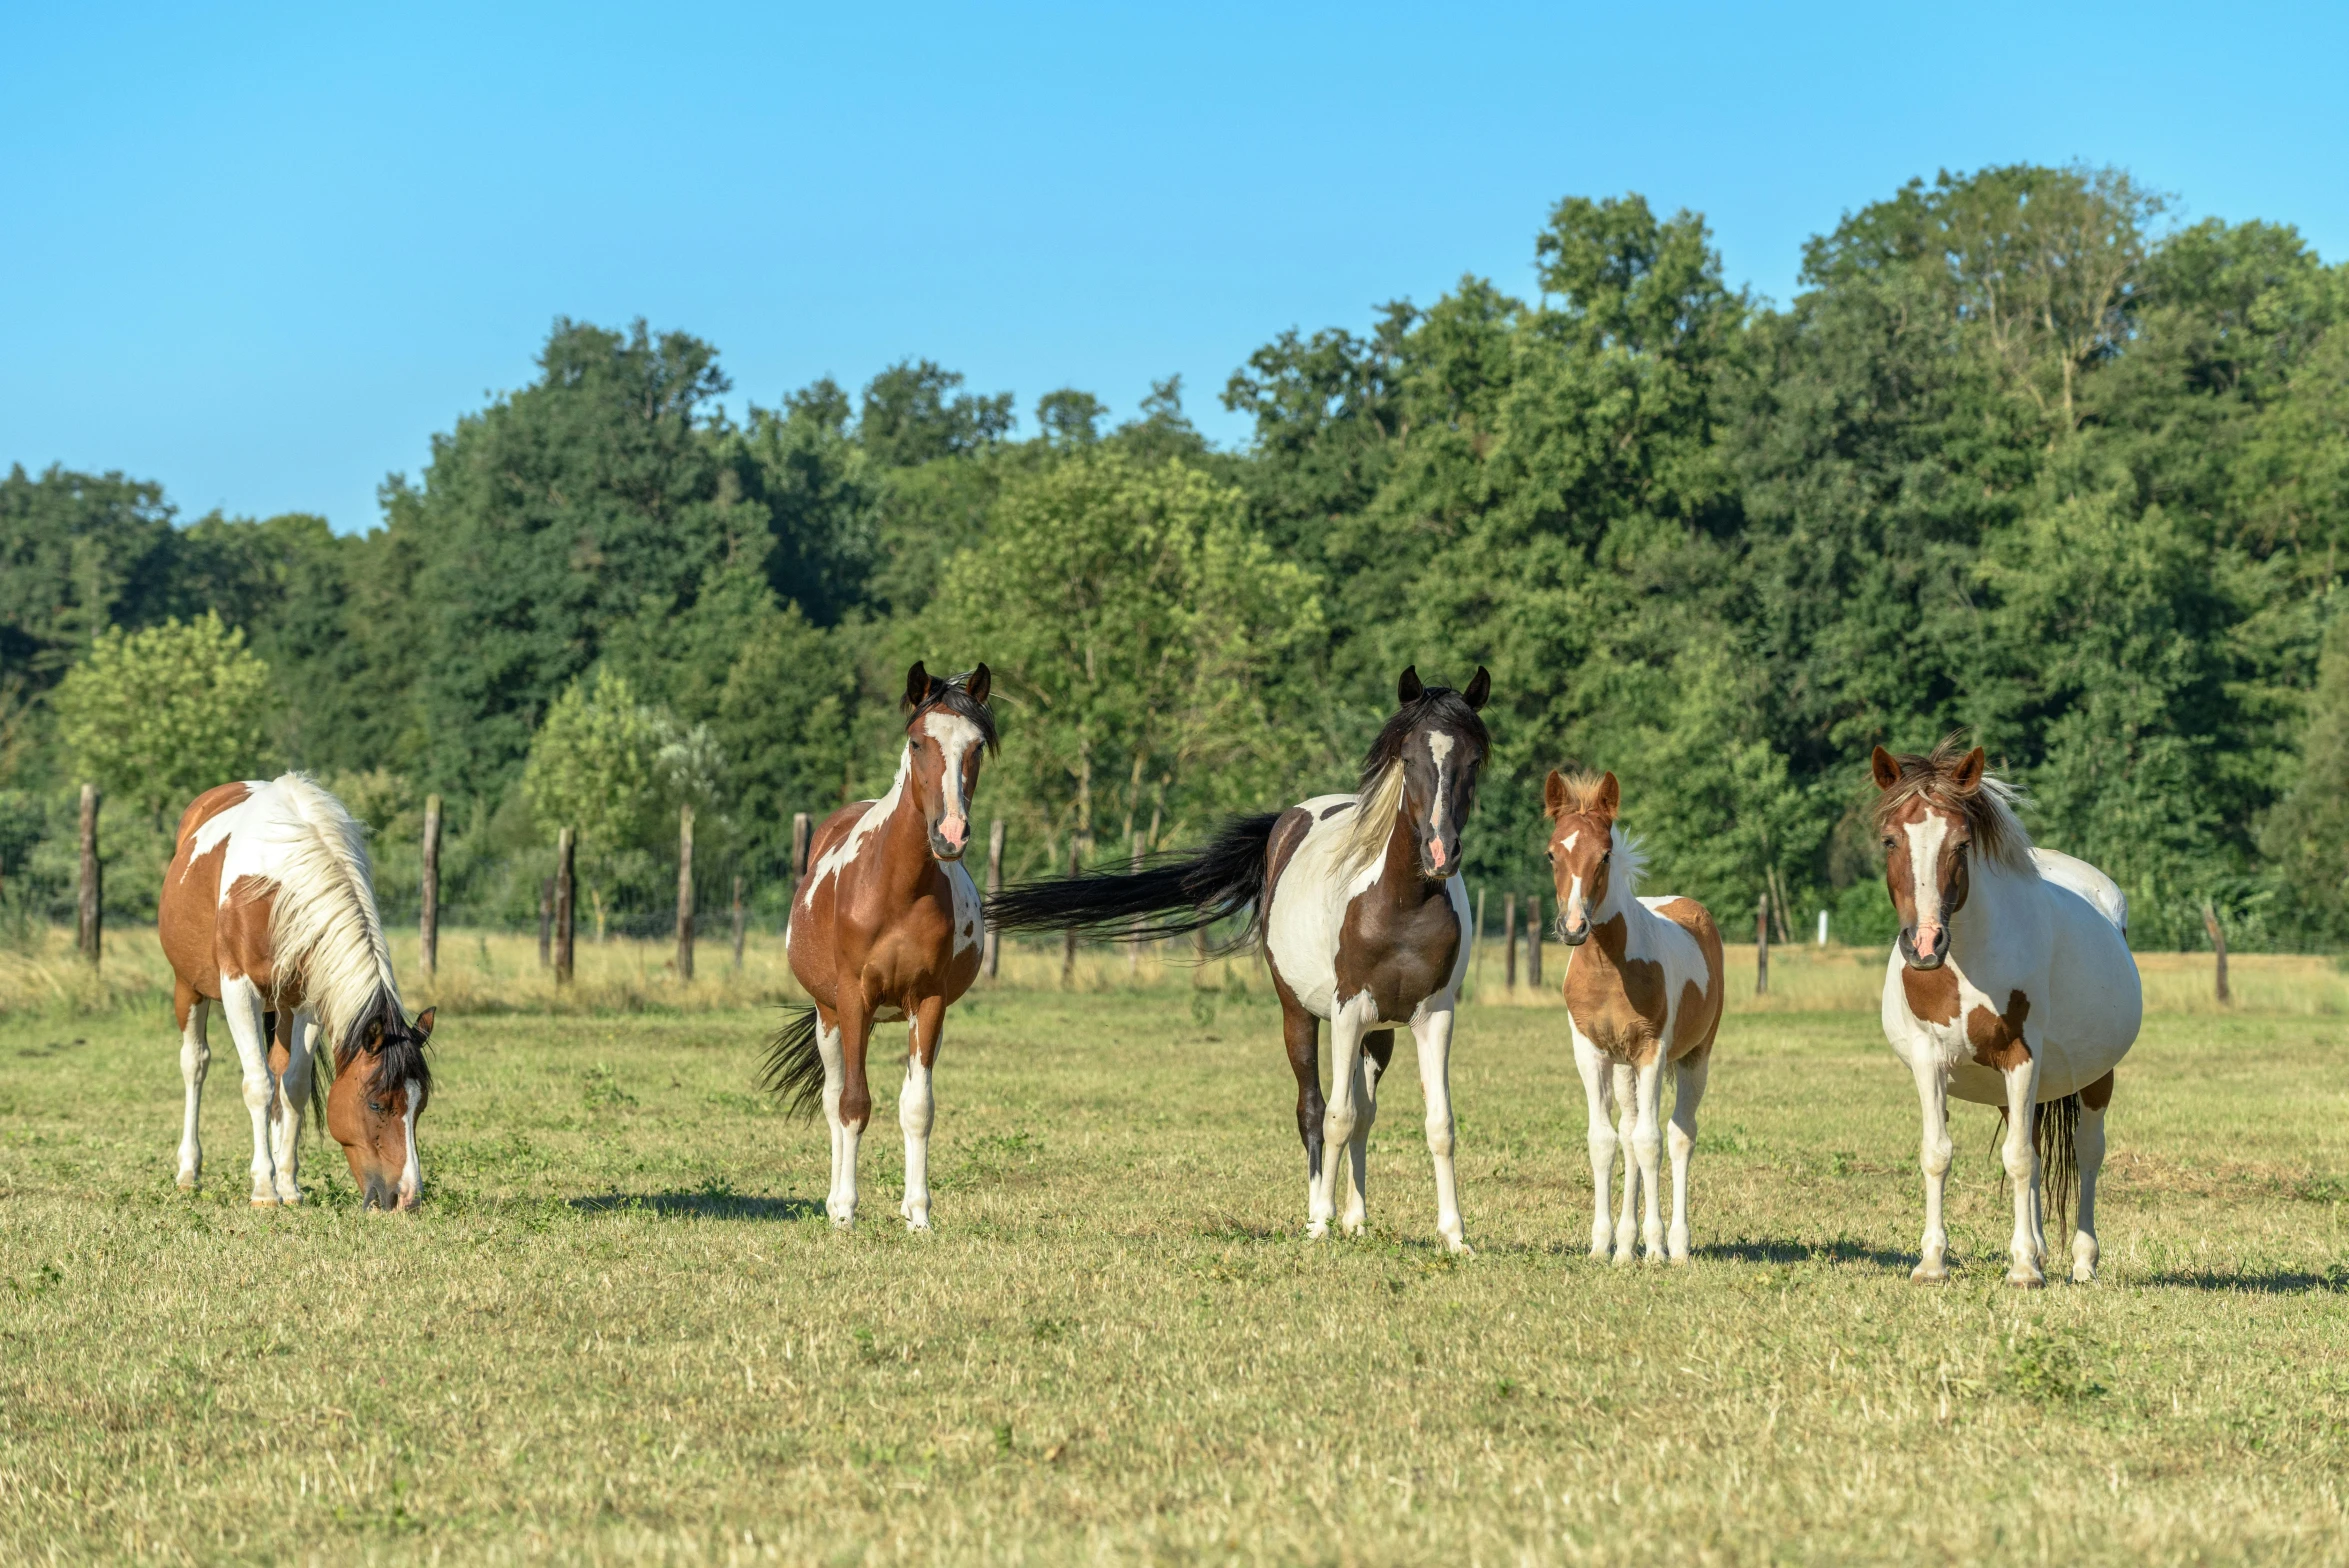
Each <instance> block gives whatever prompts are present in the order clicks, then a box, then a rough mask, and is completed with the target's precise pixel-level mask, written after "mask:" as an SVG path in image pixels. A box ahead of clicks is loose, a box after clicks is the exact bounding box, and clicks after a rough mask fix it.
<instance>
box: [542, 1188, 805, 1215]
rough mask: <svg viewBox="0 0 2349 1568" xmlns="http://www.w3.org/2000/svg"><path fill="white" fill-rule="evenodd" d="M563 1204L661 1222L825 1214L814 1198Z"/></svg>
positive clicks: (610, 1199) (614, 1196)
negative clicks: (641, 1215)
mask: <svg viewBox="0 0 2349 1568" xmlns="http://www.w3.org/2000/svg"><path fill="white" fill-rule="evenodd" d="M565 1202H566V1203H567V1204H568V1206H569V1207H570V1208H572V1209H573V1210H575V1211H577V1212H578V1213H581V1214H625V1213H630V1212H636V1211H641V1212H643V1213H647V1214H657V1215H659V1216H661V1218H663V1219H704V1220H805V1219H813V1218H815V1217H817V1216H818V1215H820V1214H822V1213H823V1212H824V1205H823V1204H822V1203H821V1202H819V1201H818V1200H816V1199H814V1198H746V1197H744V1196H742V1195H741V1194H739V1193H732V1192H605V1193H597V1194H594V1195H592V1196H589V1197H584V1198H569V1199H566V1200H565Z"/></svg>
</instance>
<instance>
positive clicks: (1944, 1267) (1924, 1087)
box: [1909, 1061, 1953, 1285]
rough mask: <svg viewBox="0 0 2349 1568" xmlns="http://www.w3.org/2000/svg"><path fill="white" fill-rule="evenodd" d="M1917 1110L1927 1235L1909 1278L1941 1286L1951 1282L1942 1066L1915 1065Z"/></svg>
mask: <svg viewBox="0 0 2349 1568" xmlns="http://www.w3.org/2000/svg"><path fill="white" fill-rule="evenodd" d="M1910 1069H1911V1071H1912V1072H1913V1073H1914V1074H1915V1076H1916V1080H1917V1109H1918V1113H1919V1115H1920V1117H1921V1118H1922V1120H1923V1131H1922V1134H1921V1136H1920V1139H1919V1142H1918V1145H1917V1165H1918V1168H1919V1169H1921V1170H1922V1171H1924V1173H1925V1235H1924V1239H1923V1241H1922V1242H1921V1243H1920V1245H1919V1249H1918V1250H1919V1253H1920V1256H1919V1258H1918V1261H1917V1266H1916V1268H1915V1270H1914V1271H1913V1272H1911V1273H1910V1275H1909V1278H1911V1279H1913V1280H1915V1281H1916V1282H1917V1283H1918V1284H1920V1285H1938V1284H1940V1283H1941V1282H1942V1281H1944V1280H1946V1279H1948V1278H1949V1232H1948V1230H1946V1229H1945V1228H1944V1227H1943V1225H1942V1222H1941V1199H1942V1194H1943V1192H1944V1191H1945V1190H1946V1189H1947V1187H1948V1185H1949V1161H1950V1156H1951V1154H1952V1152H1953V1150H1952V1149H1951V1147H1950V1141H1949V1079H1948V1077H1947V1075H1946V1074H1944V1073H1943V1071H1942V1069H1941V1067H1940V1066H1939V1064H1937V1063H1934V1062H1925V1061H1920V1062H1914V1063H1911V1064H1910Z"/></svg>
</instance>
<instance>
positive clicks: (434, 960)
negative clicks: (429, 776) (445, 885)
mask: <svg viewBox="0 0 2349 1568" xmlns="http://www.w3.org/2000/svg"><path fill="white" fill-rule="evenodd" d="M422 893H423V897H422V898H421V900H420V901H419V902H420V904H421V908H422V912H421V913H420V914H418V915H417V917H416V936H417V941H418V944H419V945H418V951H419V953H420V955H421V962H422V964H423V967H424V977H425V978H426V979H427V980H429V979H431V978H432V972H433V970H434V969H436V968H438V967H439V964H440V797H439V796H438V795H427V796H425V797H424V885H423V888H422Z"/></svg>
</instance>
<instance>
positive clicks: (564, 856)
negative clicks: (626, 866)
mask: <svg viewBox="0 0 2349 1568" xmlns="http://www.w3.org/2000/svg"><path fill="white" fill-rule="evenodd" d="M578 851H579V835H578V834H577V833H576V832H575V831H573V830H572V829H570V828H565V829H563V830H562V831H561V832H560V833H558V834H556V835H555V984H557V985H569V984H570V983H571V973H572V969H571V957H572V939H573V938H574V937H575V936H576V935H577V932H576V931H575V930H574V929H573V927H574V925H575V917H576V916H577V914H578V901H579V900H578V893H579V884H578V880H577V877H576V875H575V863H576V861H577V859H578Z"/></svg>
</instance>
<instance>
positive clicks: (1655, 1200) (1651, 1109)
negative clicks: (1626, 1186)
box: [1631, 1050, 1664, 1260]
mask: <svg viewBox="0 0 2349 1568" xmlns="http://www.w3.org/2000/svg"><path fill="white" fill-rule="evenodd" d="M1631 1152H1632V1153H1633V1154H1634V1155H1636V1156H1638V1158H1639V1199H1640V1238H1641V1240H1642V1241H1643V1242H1644V1243H1645V1244H1646V1250H1647V1255H1648V1257H1649V1258H1650V1259H1651V1260H1653V1259H1656V1258H1660V1257H1662V1256H1663V1255H1664V1215H1663V1203H1662V1197H1663V1182H1662V1177H1663V1171H1664V1053H1663V1052H1662V1051H1661V1050H1658V1051H1657V1052H1656V1054H1655V1055H1654V1056H1652V1057H1650V1058H1649V1059H1648V1064H1647V1066H1645V1067H1642V1068H1641V1069H1639V1127H1638V1129H1637V1130H1636V1131H1635V1132H1633V1133H1632V1135H1631Z"/></svg>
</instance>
